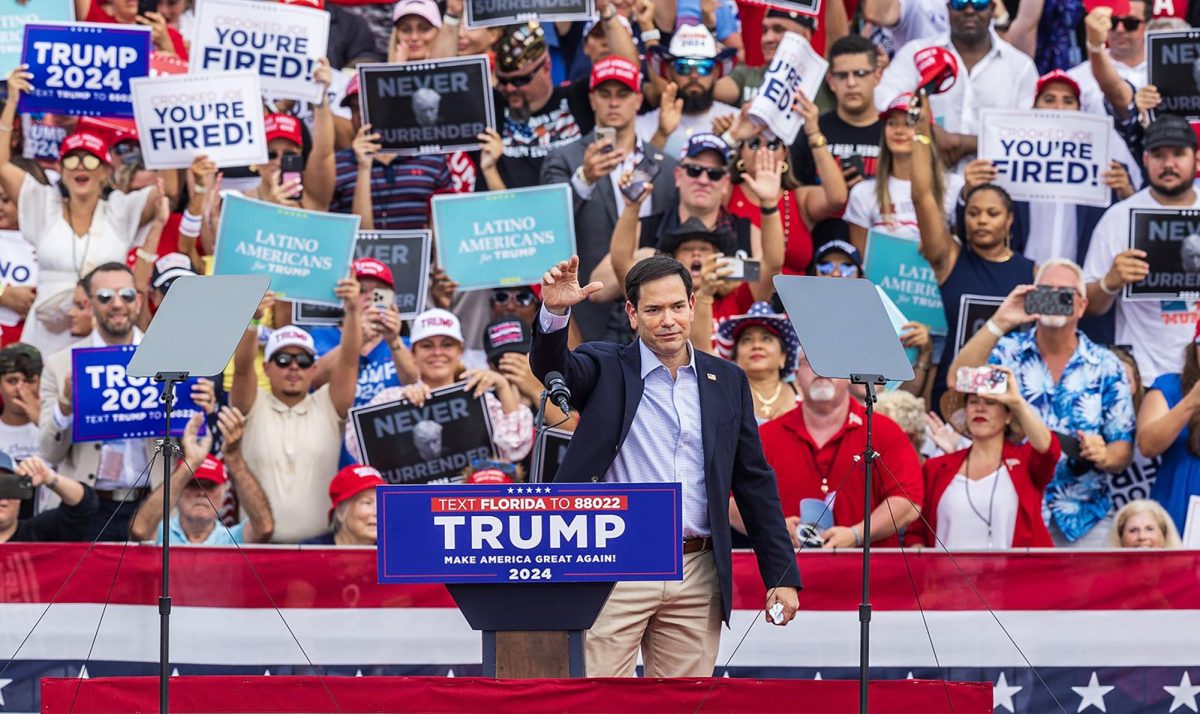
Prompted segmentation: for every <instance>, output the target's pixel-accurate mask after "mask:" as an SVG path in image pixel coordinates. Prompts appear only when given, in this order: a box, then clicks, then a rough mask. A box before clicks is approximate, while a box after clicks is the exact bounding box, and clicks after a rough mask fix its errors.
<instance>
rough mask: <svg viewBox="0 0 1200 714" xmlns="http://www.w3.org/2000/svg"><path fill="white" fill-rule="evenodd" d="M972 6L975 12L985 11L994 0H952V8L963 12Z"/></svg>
mask: <svg viewBox="0 0 1200 714" xmlns="http://www.w3.org/2000/svg"><path fill="white" fill-rule="evenodd" d="M968 6H970V7H972V8H974V9H975V12H983V11H984V10H987V9H988V8H989V7H991V6H992V0H950V9H951V10H958V11H959V12H962V11H963V10H966V9H967V7H968Z"/></svg>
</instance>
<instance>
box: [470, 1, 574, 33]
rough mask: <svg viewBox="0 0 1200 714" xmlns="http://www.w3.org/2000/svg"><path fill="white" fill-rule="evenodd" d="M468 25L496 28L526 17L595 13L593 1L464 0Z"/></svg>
mask: <svg viewBox="0 0 1200 714" xmlns="http://www.w3.org/2000/svg"><path fill="white" fill-rule="evenodd" d="M466 13H467V16H466V23H467V27H498V26H501V25H515V24H517V23H520V22H525V21H527V20H540V21H542V22H552V21H556V20H580V21H586V20H590V19H592V18H593V17H594V16H595V15H596V3H595V0H467V4H466Z"/></svg>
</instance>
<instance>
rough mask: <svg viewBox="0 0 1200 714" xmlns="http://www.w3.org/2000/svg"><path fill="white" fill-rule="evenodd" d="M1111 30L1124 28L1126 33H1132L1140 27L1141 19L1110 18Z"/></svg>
mask: <svg viewBox="0 0 1200 714" xmlns="http://www.w3.org/2000/svg"><path fill="white" fill-rule="evenodd" d="M1111 20H1112V29H1114V30H1115V29H1117V27H1124V28H1125V31H1126V32H1133V31H1134V30H1136V29H1138V28H1139V27H1141V26H1142V18H1140V17H1128V16H1126V17H1115V16H1114V17H1112V18H1111Z"/></svg>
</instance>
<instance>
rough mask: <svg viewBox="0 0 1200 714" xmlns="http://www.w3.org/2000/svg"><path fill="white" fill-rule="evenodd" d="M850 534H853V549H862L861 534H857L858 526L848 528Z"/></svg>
mask: <svg viewBox="0 0 1200 714" xmlns="http://www.w3.org/2000/svg"><path fill="white" fill-rule="evenodd" d="M850 532H851V533H853V534H854V547H855V548H861V547H862V543H863V541H862V533H860V532H859V530H858V526H850Z"/></svg>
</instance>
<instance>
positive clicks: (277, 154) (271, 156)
mask: <svg viewBox="0 0 1200 714" xmlns="http://www.w3.org/2000/svg"><path fill="white" fill-rule="evenodd" d="M299 155H300V152H299V151H268V152H267V161H274V160H275V159H282V158H283V157H285V156H299Z"/></svg>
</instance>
